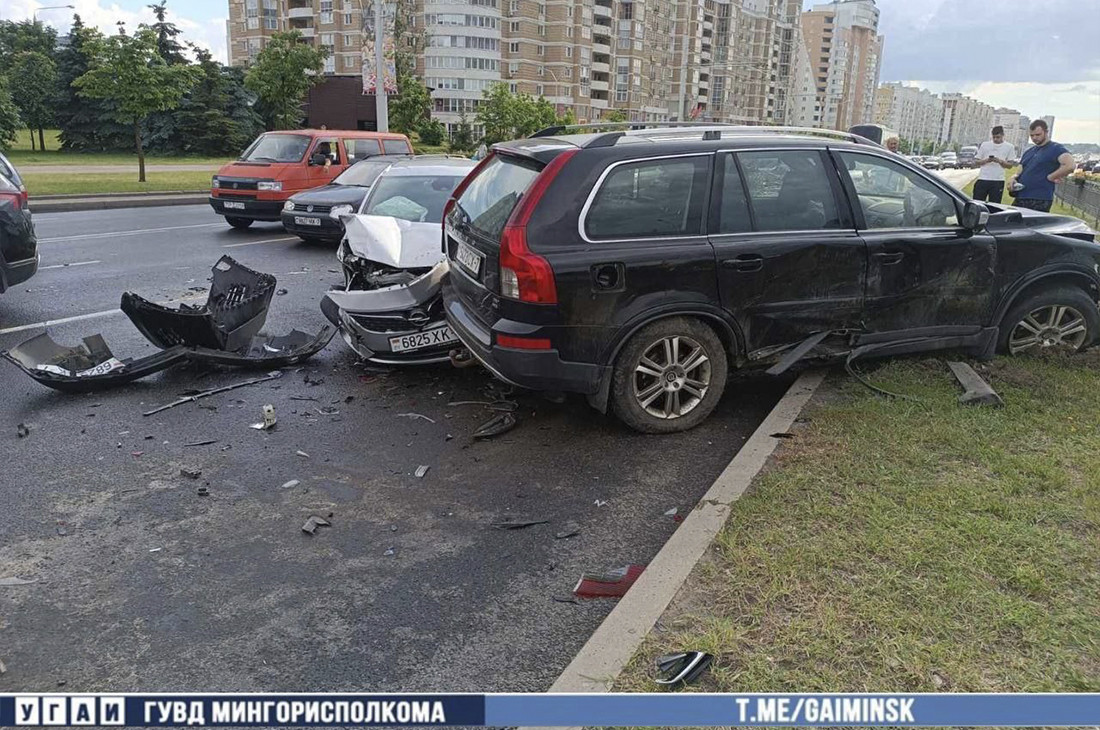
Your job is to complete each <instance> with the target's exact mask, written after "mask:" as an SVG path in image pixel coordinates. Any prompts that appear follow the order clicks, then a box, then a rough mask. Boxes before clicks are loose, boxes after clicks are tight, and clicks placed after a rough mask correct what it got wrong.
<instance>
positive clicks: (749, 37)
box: [227, 0, 816, 126]
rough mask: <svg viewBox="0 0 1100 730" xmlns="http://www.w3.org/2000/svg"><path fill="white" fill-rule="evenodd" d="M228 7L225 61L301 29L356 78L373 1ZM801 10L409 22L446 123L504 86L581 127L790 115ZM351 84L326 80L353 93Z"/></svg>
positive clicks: (494, 8)
mask: <svg viewBox="0 0 1100 730" xmlns="http://www.w3.org/2000/svg"><path fill="white" fill-rule="evenodd" d="M229 11H230V12H229V15H230V17H229V21H228V23H227V27H228V35H229V53H230V62H231V63H234V64H247V63H248V62H249V61H250V60H251V59H253V58H255V57H256V54H258V53H259V51H260V50H261V49H262V48H263V45H264V43H265V42H266V41H267V39H268V38H270V36H271V34H272V33H274V32H276V31H278V30H287V29H292V28H293V29H297V30H299V31H300V32H301V33H302V35H303V42H307V43H312V44H314V45H318V46H324V47H326V48H328V49H329V51H330V57H329V60H328V61H327V62H326V63H327V65H326V68H325V74H326V75H327V76H333V77H356V76H359V75H361V71H362V42H363V37H362V30H361V29H362V23H363V12H364V11H366V12H367V13H371V12H373V5H372V4H371V3H370V2H367V3H366V4H365V5H364V3H363V0H229ZM800 16H801V4H800V2H799V0H418V1H417V4H416V5H415V11H414V15H413V17H412V18H411V22H412V26H413V29H414V30H415V31H416V32H418V33H421V34H423V36H424V40H425V43H424V50H423V52H422V53H421V54H419V57H418V59H417V75H418V76H419V77H420V78H422V79H423V80H424V83H425V85H426V86H427V87H428V88H429V90H430V92H431V95H432V103H433V115H434V116H435V117H436V118H437V119H439V120H440V121H442V122H444V123H445V124H447V125H448V126H450V125H454V124H456V123H457V122H458V121H459V120H460V119H461V117H462V115H463V114H465V115H466V116H467V117H468V119H469V121H471V122H473V116H474V114H475V113H476V110H477V106H478V104H479V102H480V100H481V98H482V93H483V92H484V91H485V90H486V89H487V88H489V86H490V85H492V84H494V83H497V82H503V83H507V84H508V85H509V86H510V87H511V88H512V89H513V90H514V91H517V92H523V93H528V94H531V95H533V96H542V97H545V98H546V99H547V100H549V101H550V102H551V103H553V104H554V105H555V106H556V108H557V109H558V111H559V113H564V112H565V111H566V110H572V112H573V114H574V116H575V117H576V118H577V120H578V121H580V122H585V121H596V120H598V119H600V118H601V117H603V116H605V115H607V114H608V113H611V112H612V111H613V110H618V111H620V112H622V113H623V114H625V115H626V116H627V118H628V119H630V120H632V121H666V120H671V119H694V120H698V121H708V120H710V121H720V122H736V123H742V124H784V123H792V121H791V119H792V118H789V117H791V115H792V114H793V113H794V110H795V108H796V107H797V106H799V105H801V107H808V108H809V109H810V110H813V108H814V106H815V104H816V97H815V96H813V95H812V94H807V92H806V91H804V90H802V89H801V88H799V89H794V85H795V79H794V76H795V74H796V72H797V71H799V70H801V72H802V73H806V72H807V69H806V68H805V64H803V67H801V69H800V67H799V60H798V59H799V54H800V52H801V51H802V46H801V43H800V41H799V34H800V32H801V28H800ZM350 81H351V80H350V78H349V79H345V82H344V83H341V84H339V85H336V84H332V85H331V86H333V87H334V88H335V87H337V86H338V87H339V88H340V89H341V91H340V93H341V94H344V95H346V94H347V93H348V90H349V89H350V88H352V85H351V83H350ZM805 83H806V80H805V79H803V84H805ZM327 86H330V84H326V85H324V86H322V87H319V89H317V90H315V91H314V92H313V96H318V95H320V96H323V95H324V93H325V88H326V87H327ZM807 96H811V97H812V98H811V99H810V103H809V104H807ZM332 103H333V100H331V99H327V100H324V103H315V106H317V107H319V108H320V107H326V108H330V107H331V106H332Z"/></svg>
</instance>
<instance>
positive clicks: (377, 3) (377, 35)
mask: <svg viewBox="0 0 1100 730" xmlns="http://www.w3.org/2000/svg"><path fill="white" fill-rule="evenodd" d="M383 2H384V0H374V68H375V73H374V103H375V107H374V110H375V111H374V116H375V118H376V120H377V126H378V131H379V132H388V131H390V106H389V98H388V97H387V96H386V69H385V67H384V66H383V64H384V63H385V61H386V54H385V52H384V43H385V40H386V29H385V16H386V14H385V7H384V5H383Z"/></svg>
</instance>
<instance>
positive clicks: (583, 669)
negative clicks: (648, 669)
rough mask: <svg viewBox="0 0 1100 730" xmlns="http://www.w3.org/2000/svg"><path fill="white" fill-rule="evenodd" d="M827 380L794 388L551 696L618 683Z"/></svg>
mask: <svg viewBox="0 0 1100 730" xmlns="http://www.w3.org/2000/svg"><path fill="white" fill-rule="evenodd" d="M825 375H826V373H825V371H821V370H811V371H807V372H805V373H803V374H802V375H801V376H800V377H799V378H798V380H796V381H795V383H794V384H793V385H791V387H790V388H789V389H788V390H787V393H786V394H785V395H784V396H783V397H782V398H781V399H780V400H779V403H777V404H776V405H775V407H774V408H773V409H772V410H771V412H770V413H769V414H768V415H767V416H766V417H765V418H764V420H763V421H762V422H761V423H760V425H759V426H758V427H757V429H756V430H755V431H754V432H753V434H752V436H750V437H749V439H748V441H746V442H745V445H744V446H742V447H741V450H740V451H738V452H737V454H736V455H735V456H734V457H733V460H732V461H730V463H729V465H728V466H726V468H725V469H724V470H723V471H722V473H721V474H719V475H718V478H717V479H716V480H715V481H714V484H713V485H711V487H710V489H709V490H707V493H706V494H704V495H703V497H702V498H701V499H700V500H699V503H698V505H696V507H695V509H693V510H692V511H691V513H690V514H689V515H688V516H687V518H686V519H685V520H684V522H683V524H681V525H680V527H679V528H678V529H677V530H676V532H674V533H673V534H672V537H670V538H669V539H668V542H666V543H665V545H664V547H662V548H661V550H660V551H659V552H658V553H657V555H656V557H654V558H653V560H652V561H650V563H649V565H648V566H647V567H646V569H645V572H644V573H642V575H641V576H640V577H639V578H638V581H637V582H636V583H635V584H634V585H633V586H632V588H631V590H630V591H628V592H627V594H626V596H625V597H623V598H622V599H621V600H620V601H619V603H618V604H617V605H616V606H615V608H614V609H612V611H611V613H610V614H608V616H607V618H606V619H604V621H603V623H601V624H600V625H599V627H598V628H597V629H596V631H595V632H594V633H593V634H592V636H591V637H590V638H589V639H588V642H587V643H585V645H584V646H583V647H582V648H581V650H580V652H578V653H577V655H576V656H575V657H574V658H573V661H572V662H570V663H569V666H567V667H566V668H565V671H563V672H562V673H561V676H559V677H558V679H557V680H556V681H555V682H554V684H553V685H551V687H550V689H549V690H547V691H548V692H551V693H593V692H610V691H611V685H612V683H613V682H614V680H615V678H616V677H618V676H619V674H620V673H621V672H622V670H623V668H624V667H625V666H626V664H627V662H629V661H630V659H631V658H632V657H633V656H634V654H635V652H636V651H637V649H638V647H639V646H640V645H641V643H642V641H643V640H644V639H645V637H646V636H647V635H648V634H649V632H650V631H651V630H652V629H653V626H654V625H655V624H656V623H657V621H658V619H660V617H661V615H662V614H664V612H665V609H666V608H668V605H669V603H671V602H672V599H673V598H674V597H675V596H676V594H677V592H679V590H680V587H681V586H682V585H683V584H684V582H685V581H686V580H687V578H688V576H689V575H690V574H691V571H692V570H693V569H694V568H695V565H696V563H698V562H699V559H700V558H702V557H703V555H704V554H705V553H706V550H707V548H708V547H710V545H711V543H712V541H713V540H714V538H715V536H717V534H718V532H719V531H720V530H721V529H722V527H723V526H724V525H725V524H726V519H727V518H728V517H729V512H730V506H731V505H732V504H733V503H734V502H736V501H737V500H739V499H740V498H741V496H742V495H743V494H744V493H745V490H746V489H748V487H749V485H750V484H751V483H752V481H753V479H755V478H756V475H757V474H759V473H760V471H761V469H763V468H764V466H765V465H766V464H767V462H768V459H769V458H770V457H771V455H772V453H773V452H774V451H775V447H776V446H777V445H778V444H779V442H780V439H777V438H773V437H772V434H775V433H785V432H786V431H787V430H788V429H790V427H791V424H793V423H794V420H795V419H796V418H798V416H799V414H800V413H801V412H802V409H803V408H804V407H805V406H806V404H807V403H808V402H809V400H810V398H811V397H812V396H813V394H814V393H815V392H816V391H817V388H818V386H820V385H821V383H822V382H823V381H824V380H825ZM521 730H533V728H522V729H521Z"/></svg>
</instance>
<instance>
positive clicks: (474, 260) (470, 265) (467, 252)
mask: <svg viewBox="0 0 1100 730" xmlns="http://www.w3.org/2000/svg"><path fill="white" fill-rule="evenodd" d="M455 260H456V261H458V263H459V264H461V265H462V268H464V269H466V270H467V271H469V272H470V273H471V274H473V275H474V276H477V275H478V274H480V273H481V254H479V253H478V252H477V251H475V250H473V249H472V248H470V247H469V246H467V245H466V244H465V243H459V244H458V250H457V251H455Z"/></svg>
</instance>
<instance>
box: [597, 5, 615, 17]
mask: <svg viewBox="0 0 1100 730" xmlns="http://www.w3.org/2000/svg"><path fill="white" fill-rule="evenodd" d="M592 13H593V14H594V15H595V16H596V17H597V18H610V17H611V8H605V7H604V6H603V5H596V6H595V7H593V8H592Z"/></svg>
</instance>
